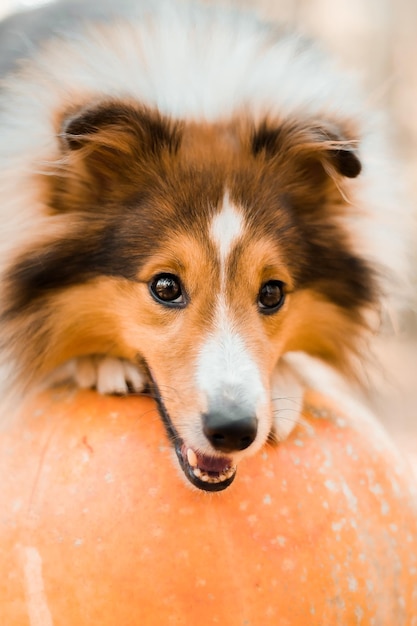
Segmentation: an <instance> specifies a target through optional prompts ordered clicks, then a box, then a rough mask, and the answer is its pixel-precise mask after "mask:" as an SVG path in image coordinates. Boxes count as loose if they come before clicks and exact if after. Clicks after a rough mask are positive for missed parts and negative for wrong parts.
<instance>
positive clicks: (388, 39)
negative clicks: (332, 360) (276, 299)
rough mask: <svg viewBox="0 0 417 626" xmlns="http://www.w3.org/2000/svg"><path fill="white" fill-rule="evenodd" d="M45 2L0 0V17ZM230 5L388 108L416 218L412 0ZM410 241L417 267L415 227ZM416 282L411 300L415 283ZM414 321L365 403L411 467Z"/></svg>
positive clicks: (416, 28) (276, 0) (387, 349)
mask: <svg viewBox="0 0 417 626" xmlns="http://www.w3.org/2000/svg"><path fill="white" fill-rule="evenodd" d="M85 1H86V3H88V0H85ZM115 1H116V2H117V0H115ZM137 1H140V0H137ZM46 2H47V0H0V17H2V16H4V15H7V14H8V13H9V12H11V11H13V10H16V9H17V10H21V9H24V8H29V7H35V6H40V5H41V4H46ZM206 2H207V3H214V2H216V3H220V2H223V0H206ZM229 4H235V5H238V6H245V7H248V8H252V9H255V10H256V11H258V12H260V13H261V14H262V15H264V16H266V17H269V18H273V19H276V20H278V21H281V22H284V23H286V24H287V25H290V26H293V27H294V28H295V29H297V30H299V31H301V32H304V33H305V34H307V35H309V36H313V37H315V38H318V39H320V40H321V41H322V42H323V44H324V46H325V47H327V49H328V50H329V51H330V52H332V53H334V54H335V55H336V56H337V57H338V58H339V60H340V64H341V65H342V66H344V67H345V68H347V69H348V70H350V71H354V72H356V73H357V74H358V78H359V80H360V81H361V83H362V85H363V87H364V90H365V92H366V94H367V98H368V100H370V101H371V102H372V103H373V104H374V106H375V107H376V108H380V109H383V110H387V111H388V112H389V116H390V119H391V121H392V127H390V129H389V130H390V136H391V137H392V140H393V143H394V144H395V152H396V154H397V155H398V158H399V160H400V162H401V163H402V169H403V172H404V177H405V180H406V183H407V185H408V187H409V194H410V199H411V203H412V205H413V206H414V210H415V214H416V217H417V210H416V207H417V1H416V0H229ZM416 224H417V219H416ZM415 241H416V252H415V267H416V269H417V227H416V229H415ZM416 275H417V272H416ZM415 286H416V289H415V294H416V301H417V282H416V283H415ZM416 320H417V316H416V302H414V307H412V308H411V309H410V310H409V311H407V312H406V314H405V315H404V317H403V318H402V319H401V320H398V330H397V333H396V335H395V337H389V336H385V337H383V338H382V340H381V342H380V346H379V349H378V360H379V361H380V363H381V365H382V372H383V373H380V374H379V376H378V379H379V380H378V385H377V387H376V389H375V391H374V392H373V393H372V394H371V397H370V398H368V401H369V402H370V404H371V406H372V407H373V409H374V410H375V411H376V412H377V413H378V414H379V415H380V417H381V419H382V420H383V421H384V423H385V425H386V427H387V428H388V430H389V431H390V432H391V433H392V435H393V437H394V438H395V439H396V440H397V441H398V443H399V444H400V446H401V447H402V448H403V449H404V450H405V451H406V452H407V453H410V455H411V458H412V460H413V463H414V465H415V467H416V469H417V321H416Z"/></svg>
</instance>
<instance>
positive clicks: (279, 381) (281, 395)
mask: <svg viewBox="0 0 417 626" xmlns="http://www.w3.org/2000/svg"><path fill="white" fill-rule="evenodd" d="M304 391H305V383H304V381H303V380H302V379H301V377H299V375H298V372H297V371H296V370H294V369H293V368H292V367H291V366H290V365H289V363H287V360H286V359H284V358H282V359H281V361H280V364H279V366H278V367H277V369H276V370H275V372H274V376H273V382H272V410H273V416H274V422H273V434H274V438H275V439H276V440H277V441H285V439H287V437H288V436H289V435H290V433H291V432H292V431H293V430H294V428H295V427H296V425H297V424H299V423H300V422H301V421H302V412H303V396H304Z"/></svg>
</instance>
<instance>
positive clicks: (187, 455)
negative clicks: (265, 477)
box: [149, 372, 258, 491]
mask: <svg viewBox="0 0 417 626" xmlns="http://www.w3.org/2000/svg"><path fill="white" fill-rule="evenodd" d="M149 378H150V380H151V381H152V388H153V395H154V398H155V400H156V402H157V405H158V409H159V413H160V415H161V418H162V421H163V423H164V426H165V429H166V432H167V435H168V437H169V439H170V440H171V442H172V443H173V445H174V448H175V452H176V454H177V458H178V461H179V464H180V466H181V468H182V470H183V472H184V474H185V476H186V477H187V478H188V480H189V481H190V482H191V484H192V485H194V486H195V487H197V488H198V489H202V490H203V491H222V490H223V489H226V488H227V487H229V485H231V484H232V482H233V480H234V478H235V476H236V465H234V464H233V460H232V458H231V456H229V455H231V454H232V453H233V452H238V451H242V450H245V449H246V448H248V447H249V446H250V445H251V444H252V443H253V442H254V440H255V438H256V435H257V430H258V420H257V418H256V417H254V416H252V415H245V414H244V412H243V411H242V408H241V407H240V406H239V405H238V404H236V403H231V402H227V401H226V402H225V403H222V407H221V409H220V408H219V407H218V406H216V407H215V408H213V409H211V410H210V411H208V412H207V413H205V414H204V415H203V418H202V427H203V432H204V435H205V437H206V438H207V440H208V442H209V443H210V445H211V447H212V448H213V449H214V450H216V452H219V453H220V454H218V455H217V454H216V455H211V456H210V455H207V454H203V453H201V452H200V451H198V450H194V449H193V448H191V447H189V446H187V444H186V443H185V442H184V441H183V440H182V438H181V437H180V436H179V434H178V432H177V430H176V428H175V426H174V425H173V423H172V421H171V418H170V417H169V414H168V412H167V410H166V408H165V405H164V402H163V400H162V397H161V394H160V392H159V389H158V386H157V384H156V382H155V379H154V378H153V376H152V373H151V372H149Z"/></svg>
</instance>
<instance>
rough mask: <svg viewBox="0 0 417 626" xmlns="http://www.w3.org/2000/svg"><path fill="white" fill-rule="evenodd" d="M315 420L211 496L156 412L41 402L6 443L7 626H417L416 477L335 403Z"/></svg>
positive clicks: (2, 473) (0, 592)
mask: <svg viewBox="0 0 417 626" xmlns="http://www.w3.org/2000/svg"><path fill="white" fill-rule="evenodd" d="M304 412H305V419H304V421H303V423H302V424H300V425H299V426H298V427H297V428H296V429H295V430H294V432H293V433H292V434H291V436H290V437H289V439H288V440H287V441H286V442H284V443H281V444H279V445H277V446H266V447H265V448H264V450H263V451H262V452H260V453H258V454H257V455H256V456H254V457H253V458H250V459H247V460H245V461H242V463H241V464H240V465H239V467H238V473H237V476H236V479H235V481H234V483H233V484H232V485H231V486H230V487H229V488H228V489H226V490H225V491H222V492H220V493H206V492H202V491H198V490H196V489H193V488H192V487H190V485H189V484H188V482H186V480H185V478H184V477H183V475H182V472H181V470H180V469H179V466H178V463H177V460H176V458H175V454H174V452H173V449H172V446H171V444H170V443H169V441H168V439H167V437H166V435H165V432H164V428H163V426H162V423H161V420H160V418H159V416H158V414H157V411H156V408H155V405H154V403H153V402H152V401H151V400H149V399H144V398H136V397H129V398H114V397H100V396H98V395H97V394H95V393H93V392H70V391H60V392H51V393H49V394H45V395H43V396H40V397H38V398H37V399H35V400H32V401H31V403H30V404H27V405H26V406H25V407H24V409H23V410H22V412H21V414H20V417H19V418H18V419H16V420H14V421H13V425H12V426H9V427H8V428H7V429H6V430H5V431H4V432H2V433H1V435H0V479H1V483H0V484H1V490H0V624H4V625H6V624H7V626H92V625H94V626H95V625H98V624H99V625H100V626H115V625H123V626H130V625H131V626H139V625H140V626H148V625H149V626H159V625H160V626H168V625H170V624H175V625H190V626H191V625H194V624H202V626H208V625H210V624H222V626H258V625H259V626H266V625H274V626H307V625H308V626H336V625H338V624H340V625H343V626H346V625H348V626H349V625H362V626H363V625H369V626H371V625H373V626H393V625H394V624H395V626H402V625H404V626H413V625H415V624H417V617H416V616H417V507H416V501H417V497H416V490H415V479H413V478H412V476H411V474H410V470H409V468H408V466H407V464H406V462H405V461H404V460H403V459H402V458H401V455H400V454H399V453H398V452H397V451H396V449H395V448H394V447H393V446H392V444H391V443H390V441H389V440H388V438H387V437H386V436H385V434H384V433H383V431H382V430H381V429H380V427H379V425H378V424H377V423H376V422H373V421H372V420H369V419H368V418H364V419H362V418H361V419H359V418H358V417H357V416H354V415H349V416H348V415H347V414H343V413H342V412H341V410H340V408H339V407H337V405H335V404H334V403H332V402H331V401H330V400H329V399H328V398H325V397H323V396H321V395H318V394H314V393H312V392H309V393H308V394H307V395H306V398H305V411H304Z"/></svg>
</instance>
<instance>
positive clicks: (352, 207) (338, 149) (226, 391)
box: [0, 0, 407, 491]
mask: <svg viewBox="0 0 417 626" xmlns="http://www.w3.org/2000/svg"><path fill="white" fill-rule="evenodd" d="M115 5H117V7H116V6H115ZM117 13H119V15H116V14H117ZM0 35H2V37H1V40H2V42H3V43H2V46H3V49H2V50H1V51H0V52H1V53H2V54H1V58H2V64H3V81H2V83H1V88H0V99H1V112H0V136H1V144H0V211H1V235H0V237H1V243H0V271H1V288H2V301H1V326H0V342H1V368H2V370H1V371H2V383H1V393H2V394H3V395H4V394H5V393H6V392H9V395H10V394H11V396H12V397H13V398H16V397H17V394H18V393H22V392H24V393H26V392H27V391H29V390H30V389H33V388H36V387H38V386H40V385H43V384H45V383H46V382H47V381H50V382H51V381H56V380H59V379H61V378H66V377H67V378H72V379H73V381H75V382H76V383H78V385H80V386H81V387H96V388H97V389H98V391H100V392H103V393H121V394H124V393H128V392H132V391H134V392H141V391H144V390H145V389H146V388H149V389H151V390H152V391H153V393H154V394H155V396H156V397H157V400H158V403H159V408H160V413H161V416H162V418H163V419H164V421H165V424H166V427H167V430H168V433H169V435H170V436H171V438H172V440H173V444H174V447H175V449H176V451H177V455H178V458H179V461H180V464H181V466H182V467H183V469H184V472H185V475H186V476H187V477H188V479H189V480H190V482H191V483H193V484H194V485H195V486H197V487H199V488H200V489H204V490H208V491H217V490H221V489H224V488H225V487H227V486H228V485H229V484H230V483H231V482H232V480H233V478H234V476H235V471H236V466H237V464H238V462H239V461H240V460H241V458H242V457H244V456H245V455H249V454H253V453H255V452H256V451H258V450H259V449H260V448H261V447H262V446H263V445H264V444H265V442H266V441H267V440H268V439H269V440H271V439H274V438H275V439H280V438H283V437H285V436H286V434H287V433H288V431H289V430H290V429H291V426H292V424H294V423H295V421H296V419H297V414H298V411H299V410H300V406H301V405H299V404H298V403H297V401H296V400H294V397H295V395H297V394H295V391H294V387H293V384H294V381H296V380H297V381H298V382H300V381H301V383H302V381H303V378H304V377H305V376H306V375H307V376H308V374H309V372H308V368H307V371H306V369H305V368H304V371H302V372H300V371H298V370H297V367H296V362H297V358H296V357H294V356H292V355H294V354H300V353H301V354H306V355H308V356H309V357H310V358H312V360H311V361H309V364H310V365H309V366H310V367H311V368H312V369H314V367H315V366H314V363H315V361H314V359H317V360H318V361H322V362H325V363H327V364H328V365H330V366H331V367H334V368H336V369H337V370H339V371H340V372H342V373H343V374H345V375H346V376H347V377H352V378H355V377H356V376H357V367H358V363H360V361H361V360H362V359H363V357H364V352H365V351H367V348H364V346H366V343H364V341H365V340H366V336H367V334H369V330H370V316H369V313H370V312H378V311H379V310H380V306H381V302H382V301H383V299H384V298H385V297H387V296H390V295H391V294H392V292H394V291H399V290H401V289H399V285H400V284H402V279H403V277H404V276H405V273H406V254H405V250H404V246H403V238H404V233H405V231H406V230H407V221H406V216H405V211H403V209H404V204H403V203H402V201H400V200H399V196H398V191H397V182H396V174H395V172H394V171H393V168H392V167H391V164H390V160H389V159H388V158H387V157H386V156H385V154H386V150H385V148H384V146H383V142H382V140H381V139H380V136H379V133H378V131H377V130H376V129H375V123H374V118H373V117H372V115H370V114H369V113H368V112H367V110H366V107H365V106H364V104H363V103H362V102H361V100H360V98H359V97H358V96H357V95H356V94H355V90H354V87H353V86H352V84H351V82H350V81H349V80H347V78H346V77H345V76H344V75H340V74H339V73H338V71H337V70H335V68H334V67H333V63H332V62H331V61H329V60H328V59H327V58H326V57H325V56H324V55H323V54H322V53H321V52H320V51H319V50H318V49H316V48H315V47H314V45H312V44H311V43H309V42H306V41H305V40H303V39H302V38H299V37H297V36H294V35H289V34H286V33H285V32H282V31H280V30H279V29H277V28H276V27H275V26H273V25H269V24H265V23H263V22H262V21H260V20H258V19H257V18H255V17H253V16H251V15H247V14H242V13H240V12H237V11H235V10H229V9H219V8H213V7H211V8H210V7H206V6H196V5H195V4H193V5H190V4H184V3H181V2H179V1H178V2H176V1H175V0H172V1H167V2H163V1H159V2H149V3H146V2H140V3H137V2H132V3H129V2H119V1H116V0H115V2H114V4H112V3H111V2H104V0H102V1H98V2H97V3H95V2H87V3H86V2H79V1H78V2H77V1H76V0H74V1H73V2H68V1H67V2H64V3H61V4H58V5H54V6H51V7H48V8H44V9H42V10H37V11H33V12H31V13H29V14H22V15H18V16H15V17H12V18H10V19H9V20H8V21H6V22H4V23H3V24H2V26H1V27H0ZM8 42H9V44H12V45H9V46H8V48H7V49H6V44H7V43H8ZM318 361H317V362H318ZM287 385H288V386H287Z"/></svg>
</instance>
